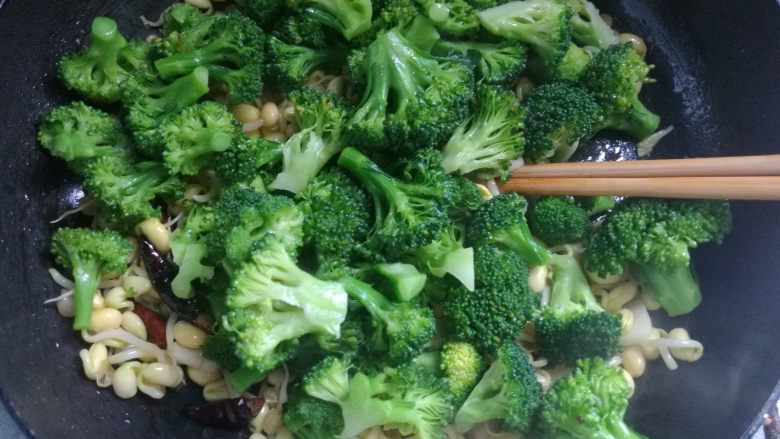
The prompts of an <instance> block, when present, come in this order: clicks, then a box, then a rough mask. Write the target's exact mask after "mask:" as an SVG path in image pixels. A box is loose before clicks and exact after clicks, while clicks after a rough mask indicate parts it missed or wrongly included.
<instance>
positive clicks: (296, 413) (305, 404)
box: [284, 386, 344, 439]
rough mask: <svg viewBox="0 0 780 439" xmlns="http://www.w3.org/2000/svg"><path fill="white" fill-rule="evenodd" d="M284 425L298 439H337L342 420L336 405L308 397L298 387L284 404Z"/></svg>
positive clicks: (342, 425) (342, 423) (341, 428)
mask: <svg viewBox="0 0 780 439" xmlns="http://www.w3.org/2000/svg"><path fill="white" fill-rule="evenodd" d="M284 425H285V426H286V427H287V428H288V429H290V431H291V432H292V434H293V435H294V436H295V437H296V438H298V439H337V438H338V436H339V433H341V431H342V430H343V429H344V419H343V418H342V417H341V407H339V406H338V404H334V403H332V402H328V401H323V400H322V399H319V398H314V397H312V396H309V395H307V394H306V393H305V392H304V391H303V389H302V388H301V387H300V386H298V387H296V388H295V389H294V390H293V391H292V392H291V393H290V398H289V399H288V400H287V403H285V404H284Z"/></svg>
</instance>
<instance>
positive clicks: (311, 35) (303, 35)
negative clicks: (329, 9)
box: [271, 14, 344, 49]
mask: <svg viewBox="0 0 780 439" xmlns="http://www.w3.org/2000/svg"><path fill="white" fill-rule="evenodd" d="M271 33H272V35H273V36H274V37H276V38H278V39H279V40H281V41H283V42H285V43H287V44H293V45H295V46H303V47H310V48H315V49H327V48H332V47H335V46H341V45H343V44H344V41H342V39H341V38H340V36H339V35H338V33H337V32H335V31H334V30H333V29H331V28H329V27H327V26H325V25H323V24H322V23H320V22H319V21H317V20H316V19H315V18H314V17H313V16H312V15H309V14H292V15H289V16H287V17H285V18H284V19H282V20H281V21H279V22H277V23H275V25H274V27H273V30H272V31H271Z"/></svg>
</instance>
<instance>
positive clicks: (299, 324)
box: [223, 236, 347, 390]
mask: <svg viewBox="0 0 780 439" xmlns="http://www.w3.org/2000/svg"><path fill="white" fill-rule="evenodd" d="M256 247H257V250H256V251H255V252H254V253H253V254H252V256H251V259H250V260H249V261H248V262H247V263H246V264H244V265H243V266H242V267H241V268H240V269H238V270H237V271H236V272H235V273H234V276H233V281H232V283H231V286H230V290H229V291H228V294H227V307H228V310H229V311H228V313H227V315H226V316H225V317H224V318H223V327H224V328H225V330H227V331H228V332H229V333H230V336H231V340H232V342H233V344H234V346H235V351H236V354H237V355H238V357H239V358H240V359H241V362H242V365H243V366H244V367H246V368H249V369H255V370H258V369H261V370H265V371H268V370H270V369H271V368H273V367H276V366H277V365H278V363H276V361H277V360H279V359H282V360H285V359H286V358H289V356H290V355H289V354H288V352H289V350H290V349H291V348H294V347H295V345H296V344H297V342H298V339H299V338H300V337H302V336H304V335H306V334H326V335H331V336H333V337H339V335H340V328H341V323H342V322H343V321H344V319H345V318H346V315H347V294H346V293H345V292H344V288H343V287H342V286H341V285H340V284H339V283H336V282H328V281H323V280H319V279H317V278H315V277H314V276H312V275H310V274H308V273H306V272H305V271H303V270H301V269H300V268H299V267H298V266H297V265H296V263H295V261H294V260H293V259H292V258H291V256H290V254H289V253H288V250H287V248H286V247H285V244H284V243H282V242H281V241H280V240H279V239H276V238H275V237H274V236H271V237H267V238H266V239H264V240H263V241H262V242H260V243H259V244H258V245H256ZM277 350H278V352H277ZM273 363H276V364H273ZM241 390H244V389H241Z"/></svg>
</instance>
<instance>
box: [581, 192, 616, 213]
mask: <svg viewBox="0 0 780 439" xmlns="http://www.w3.org/2000/svg"><path fill="white" fill-rule="evenodd" d="M574 202H575V203H577V205H578V206H580V207H581V208H582V209H584V210H585V211H586V212H587V213H588V216H592V215H597V214H599V213H603V212H606V211H608V210H611V209H612V208H613V207H615V198H613V197H610V196H609V195H598V196H595V197H574Z"/></svg>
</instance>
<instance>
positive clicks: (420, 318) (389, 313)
mask: <svg viewBox="0 0 780 439" xmlns="http://www.w3.org/2000/svg"><path fill="white" fill-rule="evenodd" d="M339 282H340V283H341V284H342V285H343V286H344V289H345V290H346V291H347V294H348V295H349V297H350V298H352V299H354V300H357V301H358V302H360V304H361V305H363V307H364V308H365V309H366V311H368V313H369V314H370V315H371V317H372V318H371V319H370V322H369V323H370V326H371V329H370V331H369V332H370V335H369V338H370V342H369V343H368V348H369V349H370V350H372V351H373V352H375V353H377V354H378V355H380V356H382V357H383V358H385V357H386V359H387V360H388V362H390V363H394V364H398V363H402V362H404V361H408V360H411V359H412V358H414V357H416V356H417V355H419V354H420V352H422V349H423V347H425V345H426V344H427V343H428V342H429V341H430V340H431V337H433V333H434V331H435V329H436V319H435V318H434V317H433V312H432V311H431V310H430V309H429V308H424V307H420V306H417V305H415V304H413V303H410V302H401V303H394V302H391V301H390V300H388V299H387V298H386V297H385V296H383V295H382V293H380V292H378V291H377V290H375V289H374V288H372V287H371V286H370V285H368V284H366V283H365V282H362V281H359V280H357V279H355V278H353V277H350V276H345V277H343V278H342V279H341V280H340V281H339Z"/></svg>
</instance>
